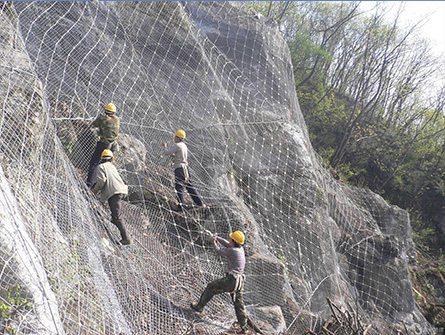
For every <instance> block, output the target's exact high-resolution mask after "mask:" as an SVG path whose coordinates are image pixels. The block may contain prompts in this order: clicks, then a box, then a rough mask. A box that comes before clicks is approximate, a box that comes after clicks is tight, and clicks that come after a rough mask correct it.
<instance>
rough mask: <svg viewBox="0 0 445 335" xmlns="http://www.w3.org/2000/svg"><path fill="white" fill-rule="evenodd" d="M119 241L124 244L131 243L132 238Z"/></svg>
mask: <svg viewBox="0 0 445 335" xmlns="http://www.w3.org/2000/svg"><path fill="white" fill-rule="evenodd" d="M119 243H120V244H122V245H129V244H131V240H120V241H119Z"/></svg>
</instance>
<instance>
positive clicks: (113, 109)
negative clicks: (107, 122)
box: [105, 102, 116, 113]
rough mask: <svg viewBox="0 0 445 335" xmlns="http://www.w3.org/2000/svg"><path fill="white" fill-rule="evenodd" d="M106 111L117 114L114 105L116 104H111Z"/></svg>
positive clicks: (106, 107)
mask: <svg viewBox="0 0 445 335" xmlns="http://www.w3.org/2000/svg"><path fill="white" fill-rule="evenodd" d="M105 110H107V111H109V112H111V113H116V106H115V105H114V103H112V102H110V103H109V104H108V105H106V106H105Z"/></svg>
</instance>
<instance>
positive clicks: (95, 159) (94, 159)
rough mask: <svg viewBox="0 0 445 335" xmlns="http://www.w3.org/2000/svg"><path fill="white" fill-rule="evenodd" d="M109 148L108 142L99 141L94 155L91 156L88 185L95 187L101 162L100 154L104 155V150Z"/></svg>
mask: <svg viewBox="0 0 445 335" xmlns="http://www.w3.org/2000/svg"><path fill="white" fill-rule="evenodd" d="M106 148H108V144H105V143H103V142H101V141H99V142H97V144H96V149H95V150H94V152H93V156H91V160H90V167H89V168H88V178H87V185H88V187H93V186H94V184H96V177H97V171H96V169H97V166H98V165H99V163H100V156H101V155H102V151H104V150H105V149H106Z"/></svg>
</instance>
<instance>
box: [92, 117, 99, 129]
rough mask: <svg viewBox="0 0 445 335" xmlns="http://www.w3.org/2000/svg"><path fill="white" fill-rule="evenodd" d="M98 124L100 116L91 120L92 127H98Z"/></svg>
mask: <svg viewBox="0 0 445 335" xmlns="http://www.w3.org/2000/svg"><path fill="white" fill-rule="evenodd" d="M99 124H100V116H99V117H98V118H97V119H96V120H94V121H93V123H92V125H93V127H99Z"/></svg>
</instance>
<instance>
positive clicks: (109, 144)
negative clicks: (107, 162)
mask: <svg viewBox="0 0 445 335" xmlns="http://www.w3.org/2000/svg"><path fill="white" fill-rule="evenodd" d="M92 125H93V127H97V128H99V135H100V138H99V141H98V142H97V144H96V149H95V150H94V153H93V156H92V157H91V160H90V167H89V169H88V178H87V186H88V187H89V188H93V186H94V184H95V183H96V168H97V166H98V165H99V162H100V159H101V154H102V152H103V151H104V150H105V149H110V150H111V151H114V150H115V148H116V144H117V142H116V141H117V137H118V134H119V126H120V121H119V117H118V116H116V106H115V105H114V104H113V103H112V102H110V103H109V104H108V105H106V106H105V115H100V116H99V117H98V118H97V119H96V120H94V121H93V123H92Z"/></svg>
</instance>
